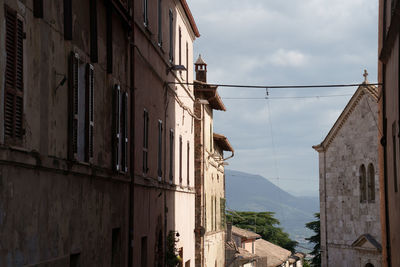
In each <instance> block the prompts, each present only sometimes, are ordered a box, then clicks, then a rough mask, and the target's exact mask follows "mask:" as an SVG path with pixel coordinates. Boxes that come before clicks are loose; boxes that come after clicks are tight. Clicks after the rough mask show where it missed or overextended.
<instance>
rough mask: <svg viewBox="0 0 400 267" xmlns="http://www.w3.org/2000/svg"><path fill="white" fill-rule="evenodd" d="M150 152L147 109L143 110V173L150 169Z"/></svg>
mask: <svg viewBox="0 0 400 267" xmlns="http://www.w3.org/2000/svg"><path fill="white" fill-rule="evenodd" d="M148 153H149V113H148V112H147V110H146V109H145V110H144V112H143V174H146V173H147V172H148V170H149V166H148Z"/></svg>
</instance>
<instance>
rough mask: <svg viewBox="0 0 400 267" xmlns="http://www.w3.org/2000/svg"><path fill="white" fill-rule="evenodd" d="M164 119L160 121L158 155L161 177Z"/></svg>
mask: <svg viewBox="0 0 400 267" xmlns="http://www.w3.org/2000/svg"><path fill="white" fill-rule="evenodd" d="M162 130H163V126H162V121H161V120H159V121H158V157H157V165H158V169H157V174H158V177H159V178H162Z"/></svg>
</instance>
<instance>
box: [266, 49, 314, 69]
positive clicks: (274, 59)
mask: <svg viewBox="0 0 400 267" xmlns="http://www.w3.org/2000/svg"><path fill="white" fill-rule="evenodd" d="M269 62H271V63H272V64H275V65H279V66H290V67H300V66H303V65H305V64H306V56H305V55H304V54H302V53H301V52H299V51H294V50H285V49H278V50H277V51H276V52H275V53H273V54H272V55H271V58H270V60H269Z"/></svg>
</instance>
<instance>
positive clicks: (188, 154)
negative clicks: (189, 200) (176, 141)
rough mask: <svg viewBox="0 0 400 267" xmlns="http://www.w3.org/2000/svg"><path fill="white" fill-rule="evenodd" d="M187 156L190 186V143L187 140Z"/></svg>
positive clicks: (187, 174) (187, 172)
mask: <svg viewBox="0 0 400 267" xmlns="http://www.w3.org/2000/svg"><path fill="white" fill-rule="evenodd" d="M186 152H187V157H186V179H187V186H188V187H189V186H190V143H189V141H188V142H187V150H186Z"/></svg>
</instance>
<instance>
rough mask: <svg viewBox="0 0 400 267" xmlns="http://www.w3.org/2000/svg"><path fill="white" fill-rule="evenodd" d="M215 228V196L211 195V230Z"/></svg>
mask: <svg viewBox="0 0 400 267" xmlns="http://www.w3.org/2000/svg"><path fill="white" fill-rule="evenodd" d="M212 230H214V196H211V231H212Z"/></svg>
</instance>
